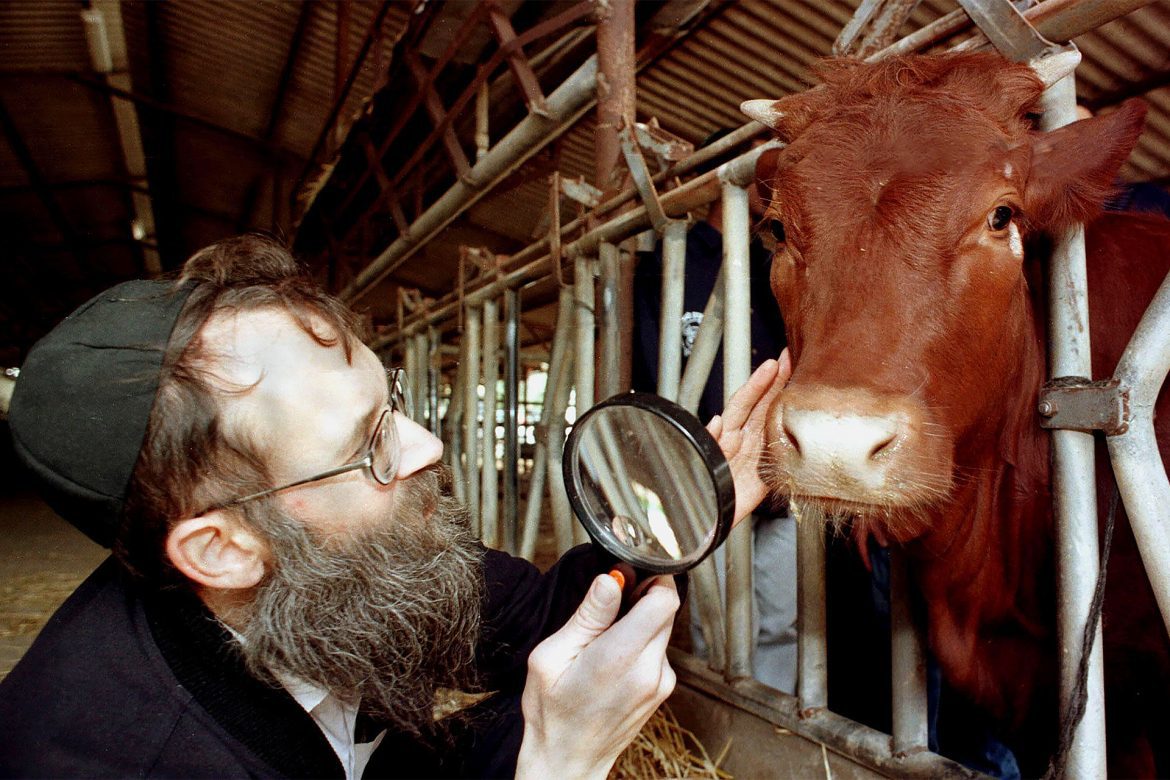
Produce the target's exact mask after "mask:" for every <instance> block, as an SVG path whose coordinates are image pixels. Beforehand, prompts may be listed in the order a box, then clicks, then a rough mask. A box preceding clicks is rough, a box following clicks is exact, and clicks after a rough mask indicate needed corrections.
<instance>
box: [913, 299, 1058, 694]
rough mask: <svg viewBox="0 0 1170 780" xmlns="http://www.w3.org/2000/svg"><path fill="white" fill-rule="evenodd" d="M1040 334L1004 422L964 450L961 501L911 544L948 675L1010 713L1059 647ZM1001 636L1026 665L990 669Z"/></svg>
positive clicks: (1008, 393) (957, 495)
mask: <svg viewBox="0 0 1170 780" xmlns="http://www.w3.org/2000/svg"><path fill="white" fill-rule="evenodd" d="M1029 317H1030V314H1029ZM1038 327H1043V325H1042V324H1040V323H1037V324H1035V325H1032V324H1031V323H1029V327H1027V328H1021V329H1020V330H1019V331H1018V332H1019V333H1020V335H1021V338H1020V340H1019V341H1020V343H1019V344H1018V354H1019V355H1020V358H1021V359H1020V363H1019V371H1018V372H1016V373H1015V374H1014V376H1013V377H1012V379H1011V380H1010V381H1009V382H1008V383H1007V384H1006V385H1005V386H1004V387H1003V391H1004V393H1003V396H1002V397H1001V403H999V404H997V405H996V408H997V409H1000V410H1004V411H1003V413H1002V414H1001V415H1000V416H998V417H995V416H992V417H991V418H990V419H987V420H986V421H985V426H984V428H983V430H980V431H975V432H973V433H972V435H971V436H969V437H968V439H969V440H968V441H961V442H959V443H958V446H956V486H955V490H954V493H953V498H952V500H950V501H949V502H948V503H947V504H946V505H945V506H942V507H939V508H938V509H937V512H938V516H937V517H935V518H932V523H933V525H932V528H931V530H930V531H929V532H928V533H926V534H924V535H923V536H921V537H920V538H918V539H917V540H915V541H914V542H911V543H910V544H909V545H907V552H908V554H909V556H910V558H911V561H912V566H913V569H914V577H915V579H916V581H917V583H918V587H919V589H920V591H921V592H922V595H923V596H924V599H925V603H926V604H927V605H928V610H929V613H930V634H931V646H932V649H933V650H934V651H935V653H936V656H937V657H938V658H939V660H940V662H941V663H942V664H943V667H944V669H945V670H946V672H947V676H948V677H950V678H952V679H956V681H957V682H958V684H959V686H960V688H963V689H965V690H967V691H969V692H970V693H971V694H972V695H973V696H974V697H975V698H976V699H978V700H980V701H982V703H983V704H984V705H985V706H987V707H989V708H990V709H991V710H992V711H998V712H1001V713H1005V712H1010V711H1011V710H1012V709H1013V708H1014V707H1018V706H1024V705H1025V702H1023V701H1013V700H1011V699H1012V696H1011V695H1009V694H1008V693H1007V692H1008V691H1024V690H1030V687H1029V686H1028V685H1026V684H1025V678H1026V677H1027V676H1028V675H1031V674H1039V673H1040V671H1041V670H1040V667H1039V666H1037V665H1036V664H1040V663H1041V660H1042V658H1043V657H1044V656H1043V655H1042V648H1043V647H1044V645H1045V643H1046V642H1048V641H1050V638H1051V627H1050V625H1049V623H1050V615H1051V612H1052V604H1051V602H1050V600H1051V589H1050V587H1049V586H1050V583H1051V571H1052V569H1051V528H1052V511H1051V498H1050V493H1049V489H1048V483H1049V440H1048V434H1047V432H1046V431H1043V430H1042V429H1040V427H1039V425H1038V424H1037V422H1036V416H1035V415H1036V411H1035V410H1036V398H1037V395H1038V391H1039V388H1040V385H1041V384H1042V383H1043V381H1044V376H1045V360H1046V358H1045V354H1044V351H1043V346H1042V343H1043V342H1042V340H1041V338H1040V337H1039V335H1038V332H1037V328H1038ZM992 636H995V637H999V641H997V642H995V643H994V646H995V647H997V648H1000V650H1002V651H1003V652H1004V653H1006V654H1007V655H1009V656H1011V655H1015V656H1016V657H1017V658H1018V661H1017V662H1016V663H1014V664H1012V663H1004V662H996V661H994V660H989V655H988V654H989V653H992V654H995V653H998V652H1000V650H994V651H993V650H991V649H990V648H991V647H992V646H993V645H986V644H985V645H982V648H983V649H981V645H980V643H981V642H985V641H987V640H988V639H989V638H990V637H992ZM965 677H966V678H969V679H963V678H965ZM1017 677H1018V678H1020V679H1016V678H1017Z"/></svg>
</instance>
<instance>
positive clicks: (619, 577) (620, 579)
mask: <svg viewBox="0 0 1170 780" xmlns="http://www.w3.org/2000/svg"><path fill="white" fill-rule="evenodd" d="M609 576H611V577H613V579H614V582H616V583H617V584H618V589H619V590H625V589H626V575H624V574H622V573H621V570H619V569H610V571H609Z"/></svg>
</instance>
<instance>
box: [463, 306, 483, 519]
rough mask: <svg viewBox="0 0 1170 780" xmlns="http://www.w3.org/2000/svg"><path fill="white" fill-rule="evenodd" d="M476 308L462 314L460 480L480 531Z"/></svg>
mask: <svg viewBox="0 0 1170 780" xmlns="http://www.w3.org/2000/svg"><path fill="white" fill-rule="evenodd" d="M481 327H482V323H481V321H480V315H479V308H478V307H476V306H472V305H471V304H468V305H467V309H466V311H465V312H464V315H463V339H464V341H465V342H467V350H466V352H464V355H463V361H464V365H465V366H466V369H467V370H466V377H467V384H465V385H464V386H463V451H464V452H465V453H466V461H465V465H464V472H463V476H464V480H465V483H466V485H465V487H466V490H467V509H468V511H469V512H471V525H472V528H474V529H475V532H476V533H477V534H479V533H481V532H482V527H481V526H480V520H479V518H480V514H479V469H480V466H479V450H480V447H479V354H480V347H479V338H480V336H481V335H482V334H481V332H480V329H481Z"/></svg>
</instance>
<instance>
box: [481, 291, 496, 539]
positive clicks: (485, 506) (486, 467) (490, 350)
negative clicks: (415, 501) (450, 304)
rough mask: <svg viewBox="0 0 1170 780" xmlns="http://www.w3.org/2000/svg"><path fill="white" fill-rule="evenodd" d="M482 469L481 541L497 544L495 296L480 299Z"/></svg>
mask: <svg viewBox="0 0 1170 780" xmlns="http://www.w3.org/2000/svg"><path fill="white" fill-rule="evenodd" d="M480 361H481V363H482V373H483V439H482V442H483V471H482V472H480V476H481V481H480V491H479V495H480V523H479V525H480V529H481V537H482V538H483V542H484V544H486V545H487V546H488V547H493V548H498V547H499V546H500V534H499V472H498V471H497V470H496V380H497V379H498V378H499V374H500V369H499V365H500V314H499V306H498V305H497V304H496V301H495V299H492V300H487V301H484V302H483V352H482V355H481V356H480Z"/></svg>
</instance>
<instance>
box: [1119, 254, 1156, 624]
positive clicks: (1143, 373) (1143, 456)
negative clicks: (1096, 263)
mask: <svg viewBox="0 0 1170 780" xmlns="http://www.w3.org/2000/svg"><path fill="white" fill-rule="evenodd" d="M1168 369H1170V276H1167V278H1166V279H1165V280H1164V281H1163V282H1162V286H1161V287H1160V288H1159V289H1158V293H1157V294H1156V295H1155V296H1154V300H1153V301H1151V302H1150V306H1149V308H1147V309H1146V313H1145V314H1144V315H1143V316H1142V320H1141V322H1140V323H1138V327H1137V330H1135V331H1134V334H1133V338H1132V339H1130V342H1129V345H1128V346H1127V347H1126V348H1125V352H1124V353H1123V354H1122V356H1121V360H1120V361H1118V364H1117V371H1116V373H1115V374H1114V376H1115V377H1116V378H1117V379H1118V380H1120V381H1121V386H1122V387H1128V388H1129V389H1130V396H1129V411H1130V423H1129V430H1127V431H1126V432H1125V433H1123V434H1121V435H1118V436H1110V437H1108V438H1107V439H1106V441H1107V442H1108V444H1109V454H1110V457H1111V458H1112V461H1113V472H1114V474H1116V475H1117V485H1118V488H1119V489H1120V491H1121V497H1122V499H1123V500H1124V501H1125V511H1126V514H1128V515H1129V524H1130V527H1131V528H1132V529H1133V535H1134V538H1135V539H1136V540H1137V544H1138V550H1139V551H1140V552H1141V556H1142V563H1143V564H1145V569H1146V575H1147V576H1148V577H1149V579H1150V584H1151V585H1152V586H1153V589H1154V596H1155V597H1156V598H1157V601H1158V608H1159V610H1160V611H1161V612H1162V622H1163V624H1164V625H1165V627H1166V629H1167V631H1170V529H1168V528H1167V525H1166V522H1165V519H1166V507H1170V481H1168V480H1167V477H1166V467H1165V465H1164V464H1163V463H1162V457H1161V453H1160V452H1159V451H1158V440H1157V438H1156V436H1155V434H1154V404H1155V403H1156V402H1157V399H1158V392H1159V390H1160V389H1161V387H1162V384H1163V383H1164V382H1165V381H1166V374H1167V371H1168Z"/></svg>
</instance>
